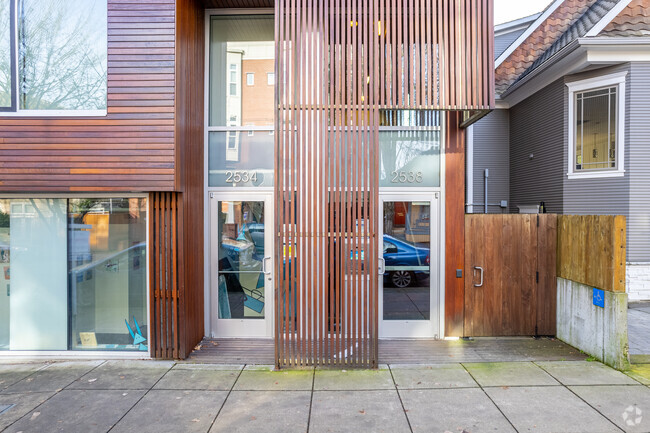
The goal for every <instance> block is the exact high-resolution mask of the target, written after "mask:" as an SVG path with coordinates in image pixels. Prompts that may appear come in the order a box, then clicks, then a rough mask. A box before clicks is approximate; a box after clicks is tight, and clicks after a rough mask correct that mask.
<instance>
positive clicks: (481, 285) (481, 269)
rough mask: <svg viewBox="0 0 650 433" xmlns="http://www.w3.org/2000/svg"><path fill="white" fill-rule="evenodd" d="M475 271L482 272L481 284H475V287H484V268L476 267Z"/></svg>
mask: <svg viewBox="0 0 650 433" xmlns="http://www.w3.org/2000/svg"><path fill="white" fill-rule="evenodd" d="M474 269H476V270H477V271H480V272H481V282H480V283H478V284H474V287H483V268H482V267H480V266H474Z"/></svg>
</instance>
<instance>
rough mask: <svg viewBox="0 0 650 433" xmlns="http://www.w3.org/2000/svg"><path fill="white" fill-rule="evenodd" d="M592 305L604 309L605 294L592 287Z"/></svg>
mask: <svg viewBox="0 0 650 433" xmlns="http://www.w3.org/2000/svg"><path fill="white" fill-rule="evenodd" d="M594 305H595V306H596V307H600V308H605V292H604V291H603V290H600V289H597V288H595V287H594Z"/></svg>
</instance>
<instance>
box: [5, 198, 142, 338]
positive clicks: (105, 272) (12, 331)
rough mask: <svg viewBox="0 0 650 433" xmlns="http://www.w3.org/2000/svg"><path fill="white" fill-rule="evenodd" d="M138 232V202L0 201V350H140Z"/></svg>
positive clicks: (139, 250) (140, 218) (115, 200)
mask: <svg viewBox="0 0 650 433" xmlns="http://www.w3.org/2000/svg"><path fill="white" fill-rule="evenodd" d="M146 227H147V225H146V199H144V198H129V199H121V198H103V199H70V200H67V199H60V198H50V199H45V198H43V199H0V350H67V349H83V350H147V338H148V337H147V302H146V287H147V286H146V281H147V280H146V275H147V273H146V268H147V265H146V232H147V230H146ZM136 322H137V323H136Z"/></svg>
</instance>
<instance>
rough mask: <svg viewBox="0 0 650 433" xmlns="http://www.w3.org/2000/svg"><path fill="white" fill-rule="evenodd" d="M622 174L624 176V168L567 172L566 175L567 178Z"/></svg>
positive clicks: (593, 177)
mask: <svg viewBox="0 0 650 433" xmlns="http://www.w3.org/2000/svg"><path fill="white" fill-rule="evenodd" d="M623 176H625V170H616V171H594V172H582V173H575V172H574V173H567V177H568V178H569V179H598V178H602V177H623Z"/></svg>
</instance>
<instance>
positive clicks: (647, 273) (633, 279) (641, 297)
mask: <svg viewBox="0 0 650 433" xmlns="http://www.w3.org/2000/svg"><path fill="white" fill-rule="evenodd" d="M625 287H626V291H627V294H628V300H629V301H630V302H634V301H650V263H628V264H627V265H626V267H625Z"/></svg>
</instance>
